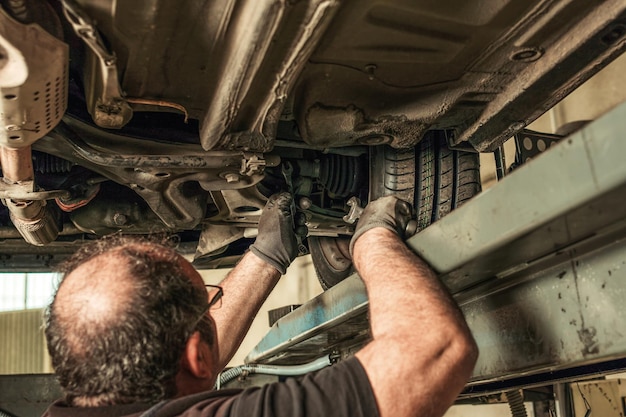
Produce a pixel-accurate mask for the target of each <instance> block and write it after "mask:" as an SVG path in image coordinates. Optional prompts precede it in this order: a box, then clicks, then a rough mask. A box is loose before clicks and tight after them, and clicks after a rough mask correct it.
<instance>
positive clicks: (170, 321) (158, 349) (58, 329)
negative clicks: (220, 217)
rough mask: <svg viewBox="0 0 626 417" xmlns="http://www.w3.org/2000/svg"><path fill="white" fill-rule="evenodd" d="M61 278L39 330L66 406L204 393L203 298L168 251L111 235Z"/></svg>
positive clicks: (207, 326) (194, 277)
mask: <svg viewBox="0 0 626 417" xmlns="http://www.w3.org/2000/svg"><path fill="white" fill-rule="evenodd" d="M61 272H62V273H63V279H62V281H61V284H60V285H59V289H58V290H57V293H56V295H55V297H54V300H53V302H52V304H51V305H50V306H49V307H48V310H47V313H46V329H45V332H46V339H47V342H48V351H49V352H50V356H51V357H52V365H53V366H54V368H55V372H56V374H57V377H58V379H59V382H60V384H61V387H62V388H63V389H64V391H65V394H66V400H67V401H68V403H70V404H71V405H76V406H102V405H110V404H125V403H132V402H145V403H155V402H158V401H159V400H162V399H165V398H171V397H174V396H176V395H182V394H188V393H191V392H189V387H190V386H193V387H195V388H198V390H200V389H210V388H211V386H212V384H213V381H214V379H215V375H212V373H213V372H212V367H211V365H213V363H211V362H212V361H215V360H217V345H216V343H215V342H216V341H215V333H214V332H215V328H214V324H213V322H212V320H211V318H210V316H209V314H208V301H207V291H206V289H205V287H204V285H203V281H202V279H201V277H200V276H199V275H198V273H197V272H196V271H195V270H194V268H193V267H192V266H191V265H190V264H189V263H188V262H187V261H185V260H184V259H183V258H182V257H181V256H180V255H178V254H177V253H176V252H175V251H174V250H173V249H171V248H170V247H167V246H165V245H163V244H158V243H154V242H150V241H147V240H138V239H134V238H128V237H121V236H114V237H112V238H105V239H103V240H100V241H97V242H95V243H92V244H89V245H86V246H84V247H83V248H81V249H80V250H79V251H78V252H77V253H76V254H74V255H73V256H72V257H71V258H70V259H68V260H67V261H66V262H65V263H64V264H63V265H62V267H61ZM195 388H194V389H195Z"/></svg>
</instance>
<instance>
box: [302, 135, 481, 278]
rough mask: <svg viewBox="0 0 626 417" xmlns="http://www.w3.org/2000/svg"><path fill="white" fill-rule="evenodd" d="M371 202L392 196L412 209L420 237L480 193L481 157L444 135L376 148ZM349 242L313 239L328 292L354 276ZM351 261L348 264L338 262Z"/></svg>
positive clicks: (319, 272)
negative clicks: (454, 147) (398, 146)
mask: <svg viewBox="0 0 626 417" xmlns="http://www.w3.org/2000/svg"><path fill="white" fill-rule="evenodd" d="M370 165H371V171H370V196H369V200H370V201H373V200H375V199H377V198H379V197H383V196H387V195H394V196H396V197H398V198H400V199H403V200H405V201H407V202H409V203H411V204H412V205H413V207H414V208H415V211H416V213H415V216H416V220H417V223H418V229H417V230H418V231H420V230H422V229H424V228H426V227H428V226H429V225H431V224H432V223H434V222H436V221H437V220H439V219H441V218H442V217H444V216H445V215H446V214H448V213H450V212H451V211H452V210H454V209H456V208H458V207H460V206H462V205H463V204H464V203H466V202H467V201H468V200H469V199H471V198H472V197H473V196H475V195H476V194H478V193H479V192H480V191H481V185H480V161H479V154H478V153H470V152H463V151H456V150H450V149H448V145H447V140H446V136H445V132H443V131H433V132H431V134H430V135H429V136H427V137H425V138H424V139H423V140H422V141H421V142H420V143H419V144H418V145H417V146H416V147H415V148H411V149H394V148H391V147H387V146H384V147H377V148H372V154H371V158H370ZM349 243H350V239H349V238H347V237H346V238H344V237H342V238H329V237H309V250H310V252H311V257H312V260H313V265H314V267H315V271H316V272H317V277H318V279H319V281H320V284H321V285H322V287H323V288H324V289H325V290H326V289H328V288H330V287H332V286H334V285H335V284H337V283H339V282H341V281H342V280H343V279H345V278H347V277H348V276H349V275H351V274H352V273H353V272H354V268H353V267H352V262H351V259H350V253H349V251H348V249H347V248H348V245H349ZM345 257H347V260H348V261H347V262H346V261H345V260H341V259H339V258H345Z"/></svg>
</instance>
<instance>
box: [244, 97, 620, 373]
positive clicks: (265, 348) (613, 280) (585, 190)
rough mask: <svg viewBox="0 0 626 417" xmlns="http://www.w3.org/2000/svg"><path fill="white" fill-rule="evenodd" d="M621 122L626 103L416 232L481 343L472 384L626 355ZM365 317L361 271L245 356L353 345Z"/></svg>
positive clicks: (277, 356)
mask: <svg viewBox="0 0 626 417" xmlns="http://www.w3.org/2000/svg"><path fill="white" fill-rule="evenodd" d="M624 120H626V105H622V106H621V107H619V108H617V109H615V110H614V111H613V112H612V113H610V114H608V115H607V116H605V117H603V118H602V119H599V120H598V121H596V122H594V123H593V124H591V125H589V126H588V127H587V128H585V129H583V130H582V131H580V132H579V133H578V134H575V135H573V136H571V137H569V138H567V139H565V140H564V141H563V143H561V144H560V145H557V146H555V147H554V148H553V149H551V150H550V152H546V153H545V154H543V155H541V156H540V157H537V158H536V159H535V160H533V161H532V162H530V163H529V164H528V165H526V166H524V167H523V168H520V169H519V170H517V171H515V172H514V173H513V174H511V175H510V176H508V177H506V178H505V180H503V181H502V182H500V183H498V184H497V185H496V186H495V187H494V188H492V189H491V190H489V191H487V192H486V193H484V194H483V195H480V196H478V197H477V198H475V199H474V200H472V201H470V202H469V203H468V204H466V205H465V206H463V207H462V208H461V209H459V210H457V211H455V212H453V213H451V214H450V215H449V216H447V217H445V218H444V219H442V220H441V221H439V222H438V223H435V224H434V225H432V226H430V227H429V228H427V229H425V230H424V231H422V232H420V233H419V234H418V235H416V236H414V237H413V238H411V239H410V240H409V241H408V244H409V245H410V246H411V247H413V248H414V249H415V250H416V251H417V252H418V253H420V254H421V255H422V256H423V257H424V258H425V259H426V260H427V261H428V262H429V263H431V264H432V265H433V266H434V267H435V269H436V270H437V271H438V272H439V273H440V277H441V279H442V280H443V282H444V283H445V284H446V285H447V286H448V287H449V288H450V289H451V290H452V292H453V293H454V294H455V298H456V299H457V301H458V302H459V305H460V306H461V308H462V310H463V312H464V314H465V316H466V318H467V320H468V324H469V326H470V328H471V330H472V332H473V334H474V336H475V338H476V340H477V343H478V345H479V348H480V351H481V355H480V357H479V359H478V363H477V365H476V369H475V372H474V375H473V378H472V382H471V384H474V385H480V384H484V383H492V382H494V381H495V382H497V381H505V380H510V379H512V378H519V377H522V376H526V375H535V374H536V375H538V374H546V375H547V376H546V377H545V378H550V375H549V373H550V372H553V371H558V370H562V369H571V368H574V367H584V366H586V365H590V364H597V363H606V362H609V361H614V360H616V359H621V358H626V332H622V331H621V330H620V329H622V328H623V325H622V323H624V321H625V320H626V306H625V305H623V302H622V300H623V299H624V297H625V295H626V204H624V203H625V202H626V198H625V197H624V196H626V165H625V164H623V163H622V162H621V156H622V155H624V154H625V153H624V152H625V151H626V142H624V141H623V140H622V139H621V138H620V134H619V128H620V127H621V126H623V125H624ZM296 313H297V314H296ZM367 323H368V322H367V294H366V291H365V288H364V286H363V284H362V282H361V281H360V279H359V277H358V276H356V275H353V276H351V277H349V278H348V279H346V280H345V281H344V282H342V283H341V284H340V285H338V286H336V287H333V288H331V289H330V290H328V291H326V292H325V293H323V294H321V295H320V296H319V297H317V298H315V299H313V300H311V301H310V302H308V303H306V304H304V305H303V306H302V307H300V308H299V309H298V310H297V311H296V312H294V313H291V314H289V315H287V316H285V317H283V318H282V319H281V320H279V321H278V322H277V323H276V325H275V326H274V327H273V328H272V329H270V332H269V333H268V334H267V335H266V337H265V338H264V339H263V340H262V341H261V342H260V343H259V345H257V347H256V348H255V349H254V350H253V351H252V352H251V353H250V355H249V356H248V358H247V360H248V361H250V362H268V363H297V362H301V361H305V360H310V359H313V358H315V357H319V356H321V355H322V354H323V353H329V352H331V351H333V350H335V351H339V352H340V353H346V352H348V353H350V352H353V351H355V350H356V349H358V348H359V347H360V346H362V345H363V344H364V343H365V342H366V341H367V340H368V324H367ZM331 335H333V336H331ZM337 335H341V342H340V343H335V344H332V343H328V340H329V338H331V337H332V338H333V340H337V339H338V337H337ZM327 346H328V347H327ZM581 372H585V371H581Z"/></svg>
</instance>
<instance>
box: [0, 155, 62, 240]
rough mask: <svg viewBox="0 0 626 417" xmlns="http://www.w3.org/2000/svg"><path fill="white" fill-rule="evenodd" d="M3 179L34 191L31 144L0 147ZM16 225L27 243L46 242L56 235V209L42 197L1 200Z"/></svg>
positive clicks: (11, 184) (57, 230)
mask: <svg viewBox="0 0 626 417" xmlns="http://www.w3.org/2000/svg"><path fill="white" fill-rule="evenodd" d="M0 164H2V174H3V179H2V180H3V182H4V184H5V185H6V186H8V187H10V188H19V189H22V190H27V191H30V192H33V191H36V190H35V189H34V187H35V181H34V179H35V174H34V171H33V162H32V159H31V149H30V146H26V147H23V148H19V149H11V148H6V147H2V148H0ZM4 203H5V205H6V206H7V208H8V209H9V216H10V218H11V221H12V222H13V225H15V228H16V229H17V230H18V232H20V234H21V235H22V236H23V237H24V240H26V241H27V242H28V243H30V244H32V245H37V246H41V245H45V244H47V243H50V242H53V241H54V240H55V239H56V238H57V236H58V235H59V227H58V219H59V216H58V210H55V209H56V207H55V206H53V205H47V204H46V201H45V200H14V199H12V198H7V199H5V200H4Z"/></svg>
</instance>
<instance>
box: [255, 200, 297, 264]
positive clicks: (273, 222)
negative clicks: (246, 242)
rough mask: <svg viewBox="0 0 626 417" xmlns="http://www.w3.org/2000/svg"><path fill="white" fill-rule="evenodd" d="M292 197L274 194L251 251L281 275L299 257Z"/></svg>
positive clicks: (268, 203)
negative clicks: (292, 211)
mask: <svg viewBox="0 0 626 417" xmlns="http://www.w3.org/2000/svg"><path fill="white" fill-rule="evenodd" d="M291 199H292V197H291V195H290V194H289V193H280V194H274V195H273V196H271V197H270V198H269V200H268V201H267V203H266V204H265V208H264V209H263V214H261V218H260V219H259V234H258V235H257V238H256V241H255V242H254V244H252V245H251V246H250V251H251V252H252V253H254V254H255V255H256V256H258V257H259V258H261V259H263V260H264V261H265V262H267V263H269V264H270V265H272V266H273V267H274V268H276V269H277V270H278V271H280V273H281V274H283V275H284V274H285V272H286V271H287V267H288V266H289V265H290V264H291V261H293V260H294V259H295V258H296V256H297V255H298V242H297V240H296V235H295V231H294V221H293V218H292V214H291Z"/></svg>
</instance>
